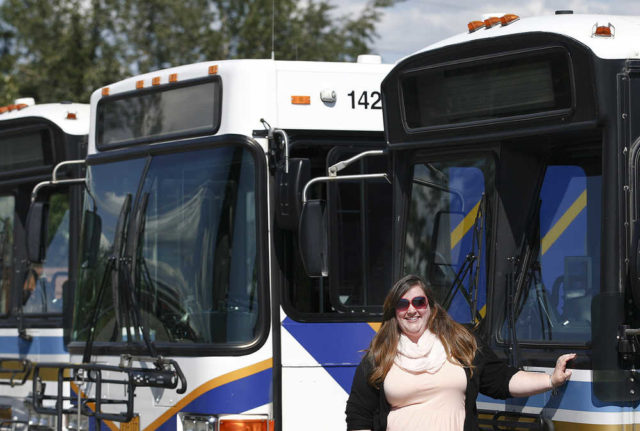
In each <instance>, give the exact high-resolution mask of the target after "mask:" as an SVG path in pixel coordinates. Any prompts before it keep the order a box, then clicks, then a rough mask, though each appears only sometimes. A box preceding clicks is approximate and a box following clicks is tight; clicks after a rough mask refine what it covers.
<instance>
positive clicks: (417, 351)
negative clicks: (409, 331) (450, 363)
mask: <svg viewBox="0 0 640 431" xmlns="http://www.w3.org/2000/svg"><path fill="white" fill-rule="evenodd" d="M446 360H447V353H446V352H445V350H444V346H443V345H442V342H441V341H440V339H439V338H438V337H436V335H435V334H434V333H433V332H431V331H429V330H428V329H427V330H425V331H424V333H423V334H422V336H421V337H420V339H419V340H418V343H417V344H416V343H414V342H413V341H411V340H410V339H409V337H407V336H406V335H404V334H400V341H399V342H398V352H397V354H396V358H395V360H394V362H395V364H396V365H397V366H399V367H400V368H402V369H403V370H405V371H409V372H412V373H424V372H427V373H430V374H434V373H437V372H438V371H439V370H440V368H442V365H443V364H444V361H446Z"/></svg>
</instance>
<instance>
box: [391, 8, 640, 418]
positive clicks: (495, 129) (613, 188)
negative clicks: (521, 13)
mask: <svg viewBox="0 0 640 431" xmlns="http://www.w3.org/2000/svg"><path fill="white" fill-rule="evenodd" d="M462 30H463V29H461V31H462ZM639 41H640V18H639V17H631V16H600V15H578V14H573V13H571V11H559V12H558V13H557V14H555V15H552V16H544V17H532V18H522V19H519V17H518V16H516V15H512V14H506V15H498V16H490V17H485V19H480V17H478V20H477V21H471V22H470V23H469V28H468V31H466V32H464V33H462V34H460V35H458V36H454V37H452V38H450V39H446V40H443V41H442V42H438V43H436V44H434V45H431V46H429V47H427V48H425V49H424V50H421V51H419V52H417V53H415V54H413V55H411V56H408V57H406V58H404V59H403V60H401V61H400V62H398V64H396V65H395V67H394V68H393V70H392V71H391V72H390V73H389V75H388V76H387V77H386V78H385V80H384V81H383V84H382V95H383V101H384V119H385V134H386V138H387V141H388V149H389V157H390V159H391V160H392V167H391V172H392V182H393V220H394V221H395V224H394V230H393V231H394V234H393V235H394V237H393V258H394V260H393V268H392V272H393V274H394V276H400V275H401V274H403V273H418V274H421V275H423V276H425V277H426V279H427V280H428V281H429V282H430V283H431V284H432V285H433V286H434V287H435V288H436V290H437V291H438V292H439V294H440V298H441V300H442V301H444V303H445V305H446V306H448V308H449V312H450V313H451V314H452V315H453V316H454V317H455V318H456V319H457V320H458V321H460V322H464V323H470V324H473V325H476V330H477V331H478V332H479V333H480V334H482V335H483V336H484V337H485V338H486V339H487V341H488V342H489V343H490V345H491V346H492V348H493V349H494V350H495V351H496V353H498V354H499V355H502V357H503V358H505V360H508V361H510V362H511V363H512V364H513V365H515V366H518V367H524V368H526V369H529V370H538V371H546V372H550V370H551V369H552V368H553V366H554V364H555V359H556V358H557V356H558V355H559V354H561V353H568V352H576V353H577V354H578V356H577V358H576V360H575V361H573V362H572V363H571V364H570V367H571V368H573V369H574V371H573V375H572V377H571V380H570V381H569V382H568V384H567V385H566V386H564V387H563V388H562V389H560V391H559V393H557V394H553V393H550V392H549V393H544V394H539V395H535V396H531V397H528V398H526V399H508V400H506V401H497V400H493V399H490V398H487V397H484V396H481V397H479V398H478V403H477V407H478V409H479V411H480V413H481V419H482V421H481V424H482V427H483V429H497V428H493V427H494V426H495V427H500V428H499V429H524V428H525V426H524V425H523V422H529V425H527V426H528V427H529V429H548V430H550V429H555V430H582V429H584V430H591V429H599V430H623V429H632V428H635V427H637V426H638V424H640V414H639V413H640V412H639V410H638V402H639V401H640V387H639V386H638V385H639V384H640V380H639V379H638V374H637V372H636V369H637V368H638V364H639V360H640V356H638V354H639V352H640V344H638V339H637V336H638V334H639V333H640V331H638V330H637V329H636V328H638V325H639V323H640V294H639V293H640V283H639V280H640V279H639V278H638V277H639V274H640V266H639V265H640V259H639V258H638V256H639V252H640V248H639V247H640V243H639V239H640V230H639V226H640V225H639V224H638V219H639V208H640V207H639V203H640V194H639V191H640V188H639V185H640V182H639V176H638V172H639V170H638V161H639V160H640V158H639V157H638V155H639V154H640V152H639V151H640V139H639V138H640V111H639V106H640V105H639V102H640V43H639Z"/></svg>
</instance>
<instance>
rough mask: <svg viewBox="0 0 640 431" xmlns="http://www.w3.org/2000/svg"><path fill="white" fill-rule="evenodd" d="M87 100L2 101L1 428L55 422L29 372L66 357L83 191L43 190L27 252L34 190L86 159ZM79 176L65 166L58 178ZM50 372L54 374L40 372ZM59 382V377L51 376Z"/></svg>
mask: <svg viewBox="0 0 640 431" xmlns="http://www.w3.org/2000/svg"><path fill="white" fill-rule="evenodd" d="M88 133H89V105H86V104H77V103H48V104H41V105H37V104H35V102H34V100H33V99H31V98H23V99H18V100H16V102H15V104H13V105H9V106H3V107H0V429H12V430H15V429H18V430H20V429H25V430H26V429H27V428H28V427H34V426H42V427H44V428H43V429H45V428H46V427H52V426H54V424H55V416H46V415H40V414H38V413H37V412H35V411H34V409H33V406H32V404H31V391H32V385H31V382H29V380H30V375H31V374H30V373H31V370H32V368H33V365H34V364H35V363H37V362H40V361H54V360H57V361H63V360H66V361H68V360H69V353H68V351H67V349H66V347H65V342H64V337H63V320H64V316H63V313H65V312H68V311H70V310H71V308H70V307H69V306H70V305H71V302H68V303H66V302H64V301H63V299H67V298H68V295H69V294H70V293H71V292H72V291H73V279H72V277H70V272H71V271H70V270H69V262H70V261H72V260H74V257H73V255H72V250H70V247H69V241H70V240H72V239H73V238H76V239H77V238H78V232H74V231H73V229H72V227H71V226H70V223H69V220H70V217H71V213H73V211H74V209H75V211H77V212H79V209H80V198H81V194H80V193H79V191H74V190H71V189H70V188H69V187H52V188H48V189H47V190H43V191H42V193H40V194H39V196H38V203H39V204H40V205H47V206H48V207H49V218H48V219H47V220H46V221H45V222H44V228H45V229H46V231H43V236H44V241H43V242H42V249H41V250H34V251H33V253H32V258H31V259H30V256H29V253H28V251H27V237H26V222H27V212H28V210H29V206H30V202H31V197H32V190H33V188H34V186H35V185H36V184H38V183H41V182H44V181H50V180H51V171H52V168H53V167H54V166H56V165H58V163H60V162H62V161H66V160H71V159H84V157H85V154H86V148H87V136H88ZM67 174H73V175H74V176H75V175H77V173H76V172H74V171H73V169H66V168H63V169H61V170H60V178H61V179H64V178H66V177H67ZM43 379H44V380H50V379H52V376H51V375H45V376H43ZM53 380H54V381H55V376H53Z"/></svg>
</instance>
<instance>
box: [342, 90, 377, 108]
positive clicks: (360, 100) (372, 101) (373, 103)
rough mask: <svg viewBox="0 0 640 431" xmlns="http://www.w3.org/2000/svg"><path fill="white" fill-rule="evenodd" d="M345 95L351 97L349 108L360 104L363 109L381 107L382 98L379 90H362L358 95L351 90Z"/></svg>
mask: <svg viewBox="0 0 640 431" xmlns="http://www.w3.org/2000/svg"><path fill="white" fill-rule="evenodd" d="M347 96H349V97H351V109H356V107H358V106H362V107H363V108H364V109H382V99H381V96H380V92H379V91H369V92H367V91H363V92H362V93H360V97H358V95H357V94H356V92H355V91H352V92H351V93H349V94H347ZM356 100H357V102H356Z"/></svg>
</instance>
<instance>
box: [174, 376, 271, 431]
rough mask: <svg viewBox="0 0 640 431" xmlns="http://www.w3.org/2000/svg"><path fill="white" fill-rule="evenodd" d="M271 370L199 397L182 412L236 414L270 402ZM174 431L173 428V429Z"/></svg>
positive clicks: (225, 385) (220, 387)
mask: <svg viewBox="0 0 640 431" xmlns="http://www.w3.org/2000/svg"><path fill="white" fill-rule="evenodd" d="M272 378H273V372H272V368H269V369H267V370H264V371H261V372H259V373H255V374H252V375H250V376H247V377H244V378H242V379H239V380H234V381H233V382H229V383H227V384H224V385H222V386H218V387H217V388H213V389H211V390H210V391H208V392H205V393H204V394H202V395H200V396H199V397H198V398H196V399H195V400H193V401H191V402H190V403H189V404H187V405H186V406H185V407H184V408H182V409H181V411H183V412H188V413H199V414H219V413H226V414H238V413H242V412H245V411H247V410H251V409H255V408H256V407H260V406H262V405H265V404H267V403H270V402H271V393H272V390H271V389H272V388H271V386H272ZM174 429H175V428H174Z"/></svg>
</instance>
